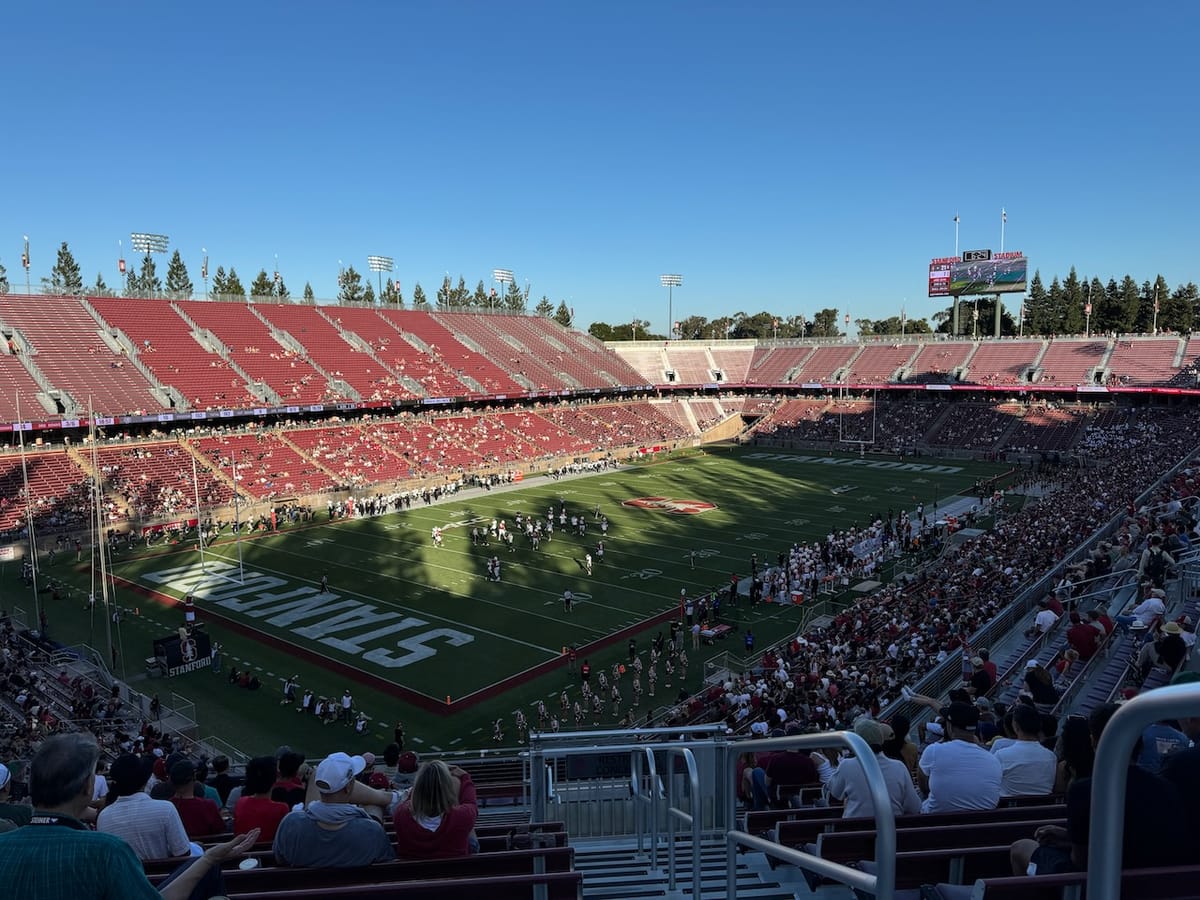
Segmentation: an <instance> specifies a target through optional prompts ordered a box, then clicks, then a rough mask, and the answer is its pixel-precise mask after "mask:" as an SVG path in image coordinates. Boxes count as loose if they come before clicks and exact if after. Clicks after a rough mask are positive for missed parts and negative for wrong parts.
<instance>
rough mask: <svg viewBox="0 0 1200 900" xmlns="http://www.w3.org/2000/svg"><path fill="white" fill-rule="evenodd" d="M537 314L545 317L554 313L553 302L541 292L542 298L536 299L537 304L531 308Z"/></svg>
mask: <svg viewBox="0 0 1200 900" xmlns="http://www.w3.org/2000/svg"><path fill="white" fill-rule="evenodd" d="M533 310H534V312H536V313H537V314H538V315H539V316H544V317H546V318H547V319H548V318H550V317H551V316H552V315H554V304H553V303H551V302H550V298H549V297H547V296H546V295H545V294H542V299H541V300H539V301H538V304H537V306H535V307H534V308H533Z"/></svg>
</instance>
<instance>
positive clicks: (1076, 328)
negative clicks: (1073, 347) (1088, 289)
mask: <svg viewBox="0 0 1200 900" xmlns="http://www.w3.org/2000/svg"><path fill="white" fill-rule="evenodd" d="M1062 288H1063V301H1062V302H1063V318H1062V326H1061V328H1062V332H1063V333H1064V334H1079V333H1080V332H1081V331H1083V321H1084V317H1083V304H1084V303H1085V302H1086V301H1085V300H1084V296H1083V293H1084V291H1083V284H1082V282H1081V281H1080V279H1079V275H1078V273H1076V271H1075V267H1074V266H1071V271H1070V272H1068V273H1067V280H1066V281H1064V282H1063V286H1062Z"/></svg>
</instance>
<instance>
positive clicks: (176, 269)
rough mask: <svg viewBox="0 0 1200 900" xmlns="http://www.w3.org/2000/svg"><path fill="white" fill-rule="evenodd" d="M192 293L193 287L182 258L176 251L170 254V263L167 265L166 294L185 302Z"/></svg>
mask: <svg viewBox="0 0 1200 900" xmlns="http://www.w3.org/2000/svg"><path fill="white" fill-rule="evenodd" d="M194 292H195V285H193V284H192V279H191V278H189V277H188V270H187V266H186V265H184V262H183V257H182V256H180V255H179V251H178V250H176V251H175V252H174V253H172V254H171V261H170V262H169V263H167V293H168V294H170V295H171V296H172V297H175V298H177V299H179V300H186V299H187V298H189V297H191V296H192V294H193V293H194Z"/></svg>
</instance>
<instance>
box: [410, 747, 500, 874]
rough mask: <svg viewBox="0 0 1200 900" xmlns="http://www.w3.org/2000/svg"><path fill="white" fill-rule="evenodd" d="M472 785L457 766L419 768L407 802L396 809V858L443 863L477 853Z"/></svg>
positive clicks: (439, 764)
mask: <svg viewBox="0 0 1200 900" xmlns="http://www.w3.org/2000/svg"><path fill="white" fill-rule="evenodd" d="M478 817H479V808H478V807H477V806H476V803H475V785H474V783H473V782H472V781H471V776H470V775H469V774H467V773H466V772H465V771H463V770H462V769H460V768H459V767H458V766H448V765H446V764H445V763H444V762H442V761H441V760H440V759H432V760H429V761H428V762H426V763H424V764H422V766H421V768H420V769H419V770H418V772H417V777H416V779H415V780H414V781H413V786H412V791H411V792H410V793H409V795H408V799H407V800H405V801H404V802H403V803H401V804H400V805H399V806H397V807H396V811H395V813H394V814H393V816H392V822H393V824H394V825H395V826H396V855H397V856H398V857H400V859H446V858H450V857H455V856H466V855H468V854H469V853H477V852H478V851H479V842H478V840H476V839H475V835H474V829H475V820H476V819H477V818H478Z"/></svg>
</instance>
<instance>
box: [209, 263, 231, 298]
mask: <svg viewBox="0 0 1200 900" xmlns="http://www.w3.org/2000/svg"><path fill="white" fill-rule="evenodd" d="M228 288H229V276H228V275H226V274H225V267H224V266H217V272H216V274H215V275H213V280H212V296H214V297H220V296H221V295H223V294H226V293H228Z"/></svg>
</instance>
